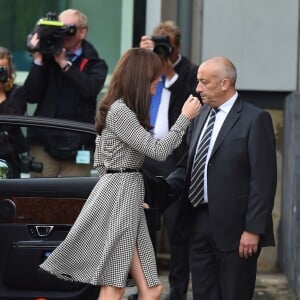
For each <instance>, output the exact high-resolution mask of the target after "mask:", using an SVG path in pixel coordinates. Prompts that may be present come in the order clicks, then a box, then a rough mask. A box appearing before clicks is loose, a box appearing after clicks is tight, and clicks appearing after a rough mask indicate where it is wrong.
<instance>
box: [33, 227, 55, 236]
mask: <svg viewBox="0 0 300 300" xmlns="http://www.w3.org/2000/svg"><path fill="white" fill-rule="evenodd" d="M34 228H35V231H36V233H37V235H38V237H48V236H50V234H51V232H52V230H53V228H54V226H52V225H36V226H34Z"/></svg>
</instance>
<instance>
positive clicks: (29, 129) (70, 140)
mask: <svg viewBox="0 0 300 300" xmlns="http://www.w3.org/2000/svg"><path fill="white" fill-rule="evenodd" d="M54 122H55V121H54ZM65 122H66V124H68V121H65ZM52 127H53V120H51V122H50V120H49V127H47V124H46V126H42V127H41V126H38V125H35V126H25V125H23V126H20V125H15V124H0V159H2V160H4V161H6V162H7V164H8V166H9V169H10V178H38V177H47V178H53V177H91V176H97V172H96V171H95V170H94V169H93V154H94V149H95V134H91V133H85V132H80V131H79V130H66V129H65V128H64V126H61V127H60V128H52Z"/></svg>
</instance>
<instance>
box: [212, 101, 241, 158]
mask: <svg viewBox="0 0 300 300" xmlns="http://www.w3.org/2000/svg"><path fill="white" fill-rule="evenodd" d="M242 107H243V102H242V101H241V99H240V98H239V97H238V98H237V99H236V101H235V103H234V104H233V106H232V108H231V110H230V112H229V114H228V116H227V117H226V119H225V121H224V123H223V125H222V127H221V129H220V131H219V134H218V137H217V139H216V142H215V144H214V148H213V150H212V152H211V156H210V157H212V156H213V155H214V153H215V152H216V151H217V149H218V148H219V147H220V146H221V144H222V142H223V141H224V139H225V137H226V136H227V134H228V133H229V131H230V129H231V128H232V126H233V125H234V124H235V123H236V122H237V120H238V119H239V118H240V114H241V110H242Z"/></svg>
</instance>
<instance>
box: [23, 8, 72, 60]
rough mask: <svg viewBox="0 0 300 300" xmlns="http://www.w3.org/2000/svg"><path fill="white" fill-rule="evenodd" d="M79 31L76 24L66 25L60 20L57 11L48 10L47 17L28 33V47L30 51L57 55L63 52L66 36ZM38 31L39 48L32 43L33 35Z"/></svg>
mask: <svg viewBox="0 0 300 300" xmlns="http://www.w3.org/2000/svg"><path fill="white" fill-rule="evenodd" d="M76 32H77V28H76V26H75V25H74V24H71V25H65V24H64V23H62V22H60V21H59V20H58V18H57V16H56V13H55V12H48V13H47V15H46V17H45V18H41V19H40V20H39V21H38V22H37V25H36V27H35V28H34V30H33V32H32V33H31V34H29V35H28V38H27V48H28V51H29V52H34V51H39V52H41V53H42V54H44V55H50V56H53V55H57V54H59V53H61V51H62V48H63V44H64V37H65V36H66V35H69V36H72V35H74V34H75V33H76ZM35 33H37V34H38V38H39V40H40V41H39V44H38V46H37V48H33V47H32V45H30V40H31V37H32V36H33V35H34V34H35Z"/></svg>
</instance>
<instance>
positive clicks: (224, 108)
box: [197, 92, 238, 203]
mask: <svg viewBox="0 0 300 300" xmlns="http://www.w3.org/2000/svg"><path fill="white" fill-rule="evenodd" d="M237 97H238V93H237V92H236V93H235V94H234V95H233V97H231V98H230V99H229V100H227V101H226V102H225V103H223V104H222V105H221V106H219V107H218V113H217V114H216V119H215V124H214V128H213V131H212V134H211V139H210V143H209V148H208V152H207V157H206V162H205V169H204V203H207V202H208V196H207V164H208V161H209V159H210V155H211V152H212V149H213V147H214V144H215V142H216V139H217V137H218V134H219V131H220V130H221V127H222V125H223V123H224V121H225V119H226V117H227V115H228V113H229V112H230V110H231V108H232V106H233V104H234V102H235V101H236V99H237ZM208 119H209V118H207V120H206V123H205V125H204V127H203V130H202V132H201V135H200V138H199V140H198V144H197V149H198V147H199V143H200V141H201V139H202V136H203V134H204V132H205V130H206V127H207V123H208Z"/></svg>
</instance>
